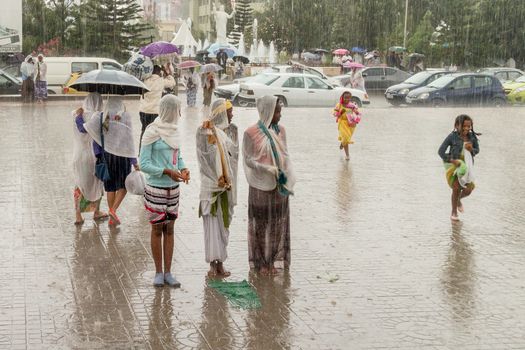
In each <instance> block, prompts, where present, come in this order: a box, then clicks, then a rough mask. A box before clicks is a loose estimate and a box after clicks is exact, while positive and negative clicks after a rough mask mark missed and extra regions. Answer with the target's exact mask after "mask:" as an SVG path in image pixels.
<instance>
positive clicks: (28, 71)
mask: <svg viewBox="0 0 525 350" xmlns="http://www.w3.org/2000/svg"><path fill="white" fill-rule="evenodd" d="M32 58H33V56H31V55H27V57H26V58H25V60H24V62H22V65H21V66H20V73H22V75H23V76H25V77H27V78H30V77H31V76H32V75H33V73H34V72H35V65H34V63H29V59H32Z"/></svg>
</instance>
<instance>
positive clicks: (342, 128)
mask: <svg viewBox="0 0 525 350" xmlns="http://www.w3.org/2000/svg"><path fill="white" fill-rule="evenodd" d="M351 99H352V93H351V92H350V91H345V92H343V94H342V95H341V97H340V99H339V103H337V104H336V105H335V108H334V111H333V115H334V117H335V118H336V122H337V128H338V130H339V142H340V143H339V149H344V151H345V155H346V157H345V159H346V160H349V159H350V153H349V151H348V145H349V144H352V143H354V142H353V141H352V135H353V134H354V131H355V128H356V126H357V124H359V122H360V121H361V112H359V109H358V108H357V106H356V105H355V104H354V103H352V100H351Z"/></svg>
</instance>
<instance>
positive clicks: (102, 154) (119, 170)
mask: <svg viewBox="0 0 525 350" xmlns="http://www.w3.org/2000/svg"><path fill="white" fill-rule="evenodd" d="M101 118H102V130H101ZM84 128H86V131H87V132H88V133H89V135H90V136H91V137H92V138H93V140H95V143H96V145H95V147H94V148H95V156H96V157H97V164H100V163H102V162H105V163H106V165H107V168H108V171H109V179H108V180H106V181H104V189H105V190H106V195H107V200H108V208H109V216H110V217H111V218H110V220H109V224H110V225H119V224H120V219H119V217H118V216H117V209H118V208H119V206H120V204H121V203H122V201H123V200H124V197H126V193H127V191H126V186H125V181H126V177H127V176H128V175H129V173H131V167H132V166H134V167H135V168H137V159H136V158H135V155H136V153H135V145H134V143H133V128H132V124H131V115H130V114H129V113H128V112H126V107H125V106H124V104H123V103H122V100H121V99H120V98H118V97H110V98H109V100H108V101H107V103H106V107H105V108H104V111H103V112H102V113H95V114H93V117H92V118H91V119H90V120H89V121H87V122H86V123H85V124H84ZM101 131H102V132H103V133H104V139H103V141H104V145H103V147H102V137H101Z"/></svg>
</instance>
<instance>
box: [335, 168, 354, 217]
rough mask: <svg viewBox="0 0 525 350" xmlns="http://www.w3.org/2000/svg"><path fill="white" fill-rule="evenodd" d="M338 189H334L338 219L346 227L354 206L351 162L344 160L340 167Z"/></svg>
mask: <svg viewBox="0 0 525 350" xmlns="http://www.w3.org/2000/svg"><path fill="white" fill-rule="evenodd" d="M336 188H337V191H334V194H335V200H336V203H337V219H338V221H339V222H341V223H343V224H344V225H345V227H346V225H347V224H348V215H349V214H350V212H351V210H350V209H351V207H352V204H351V203H352V192H353V188H352V169H351V164H350V163H347V162H344V163H342V164H341V166H340V168H339V174H338V176H337V182H336Z"/></svg>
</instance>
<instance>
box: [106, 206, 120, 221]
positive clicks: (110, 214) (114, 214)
mask: <svg viewBox="0 0 525 350" xmlns="http://www.w3.org/2000/svg"><path fill="white" fill-rule="evenodd" d="M109 216H111V219H113V222H114V225H120V219H119V218H118V216H117V213H116V212H115V211H114V210H113V209H109Z"/></svg>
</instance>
